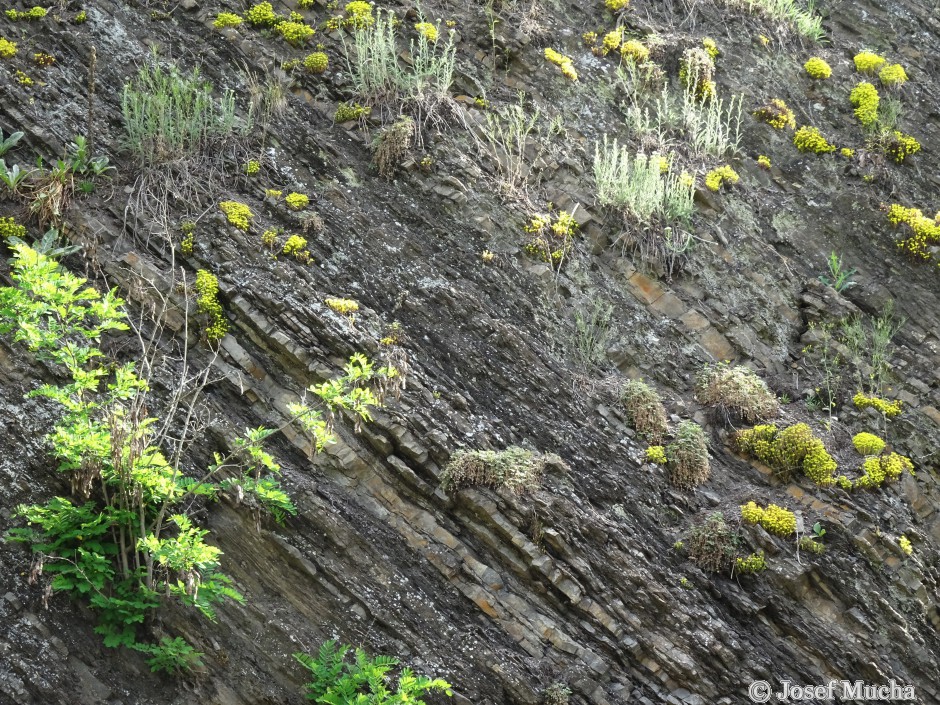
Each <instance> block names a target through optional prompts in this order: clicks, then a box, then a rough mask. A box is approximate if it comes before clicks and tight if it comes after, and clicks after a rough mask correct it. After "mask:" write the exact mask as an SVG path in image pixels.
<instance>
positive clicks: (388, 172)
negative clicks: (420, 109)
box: [372, 115, 417, 179]
mask: <svg viewBox="0 0 940 705" xmlns="http://www.w3.org/2000/svg"><path fill="white" fill-rule="evenodd" d="M416 134H417V133H416V126H415V121H414V120H413V119H412V118H411V117H409V116H408V115H401V116H399V118H398V119H397V120H396V121H395V122H394V123H392V124H391V125H389V126H388V127H386V128H385V129H384V130H382V132H381V133H380V134H379V135H378V137H376V139H375V142H374V143H373V146H372V148H373V151H374V153H375V156H374V158H373V164H375V168H376V170H378V172H379V175H380V176H382V178H384V179H391V178H392V177H393V176H394V175H395V170H396V169H398V166H399V165H400V164H401V162H402V160H403V158H404V156H405V155H406V154H407V153H408V150H409V149H411V145H412V143H413V142H414V137H415V135H416Z"/></svg>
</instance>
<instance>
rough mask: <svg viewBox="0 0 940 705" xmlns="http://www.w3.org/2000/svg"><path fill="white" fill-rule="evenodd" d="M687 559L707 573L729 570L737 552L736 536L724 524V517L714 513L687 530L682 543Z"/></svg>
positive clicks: (719, 513)
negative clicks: (686, 536)
mask: <svg viewBox="0 0 940 705" xmlns="http://www.w3.org/2000/svg"><path fill="white" fill-rule="evenodd" d="M683 544H684V546H685V548H686V551H687V552H688V555H689V558H690V559H691V560H692V561H693V562H694V563H695V564H696V565H697V566H698V567H699V568H701V569H702V570H704V571H706V572H708V573H720V572H722V571H726V570H730V569H731V566H732V565H734V560H735V555H736V554H737V550H738V536H737V534H736V533H735V532H734V531H733V530H732V529H731V527H730V526H728V524H727V523H726V522H725V515H724V514H722V513H721V512H715V513H713V514H711V515H709V516H708V518H707V519H705V521H704V522H702V523H701V524H697V525H695V526H693V527H692V528H691V529H690V530H689V535H688V538H686V540H685V541H683Z"/></svg>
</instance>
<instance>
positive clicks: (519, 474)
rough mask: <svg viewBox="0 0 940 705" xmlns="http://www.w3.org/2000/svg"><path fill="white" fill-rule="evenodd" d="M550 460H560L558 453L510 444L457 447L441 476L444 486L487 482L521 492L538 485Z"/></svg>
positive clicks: (488, 484) (485, 483)
mask: <svg viewBox="0 0 940 705" xmlns="http://www.w3.org/2000/svg"><path fill="white" fill-rule="evenodd" d="M549 462H553V463H558V462H561V461H560V459H559V458H558V456H555V455H543V454H540V453H533V452H532V451H530V450H525V449H523V448H517V447H515V446H512V447H509V448H507V449H506V450H501V451H494V450H458V451H457V452H456V453H454V455H453V457H452V458H451V459H450V462H449V463H448V464H447V467H446V468H444V472H443V474H442V476H441V487H443V488H445V489H447V488H449V487H463V486H467V485H485V486H488V487H505V488H506V489H508V490H509V491H510V492H513V493H515V494H520V493H522V492H524V491H525V490H532V489H535V488H537V487H538V486H539V483H540V482H541V477H542V472H543V471H544V470H545V465H546V464H547V463H549Z"/></svg>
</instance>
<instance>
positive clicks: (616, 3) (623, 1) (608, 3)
mask: <svg viewBox="0 0 940 705" xmlns="http://www.w3.org/2000/svg"><path fill="white" fill-rule="evenodd" d="M629 4H630V0H604V7H606V8H607V9H608V10H610V11H611V12H623V11H624V10H626V9H627V5H629Z"/></svg>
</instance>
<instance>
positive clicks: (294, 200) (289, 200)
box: [284, 193, 310, 211]
mask: <svg viewBox="0 0 940 705" xmlns="http://www.w3.org/2000/svg"><path fill="white" fill-rule="evenodd" d="M284 203H286V204H287V207H288V208H290V209H291V210H292V211H302V210H303V209H304V208H306V207H307V206H309V205H310V197H309V196H307V195H306V194H304V193H289V194H287V195H286V196H285V197H284Z"/></svg>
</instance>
